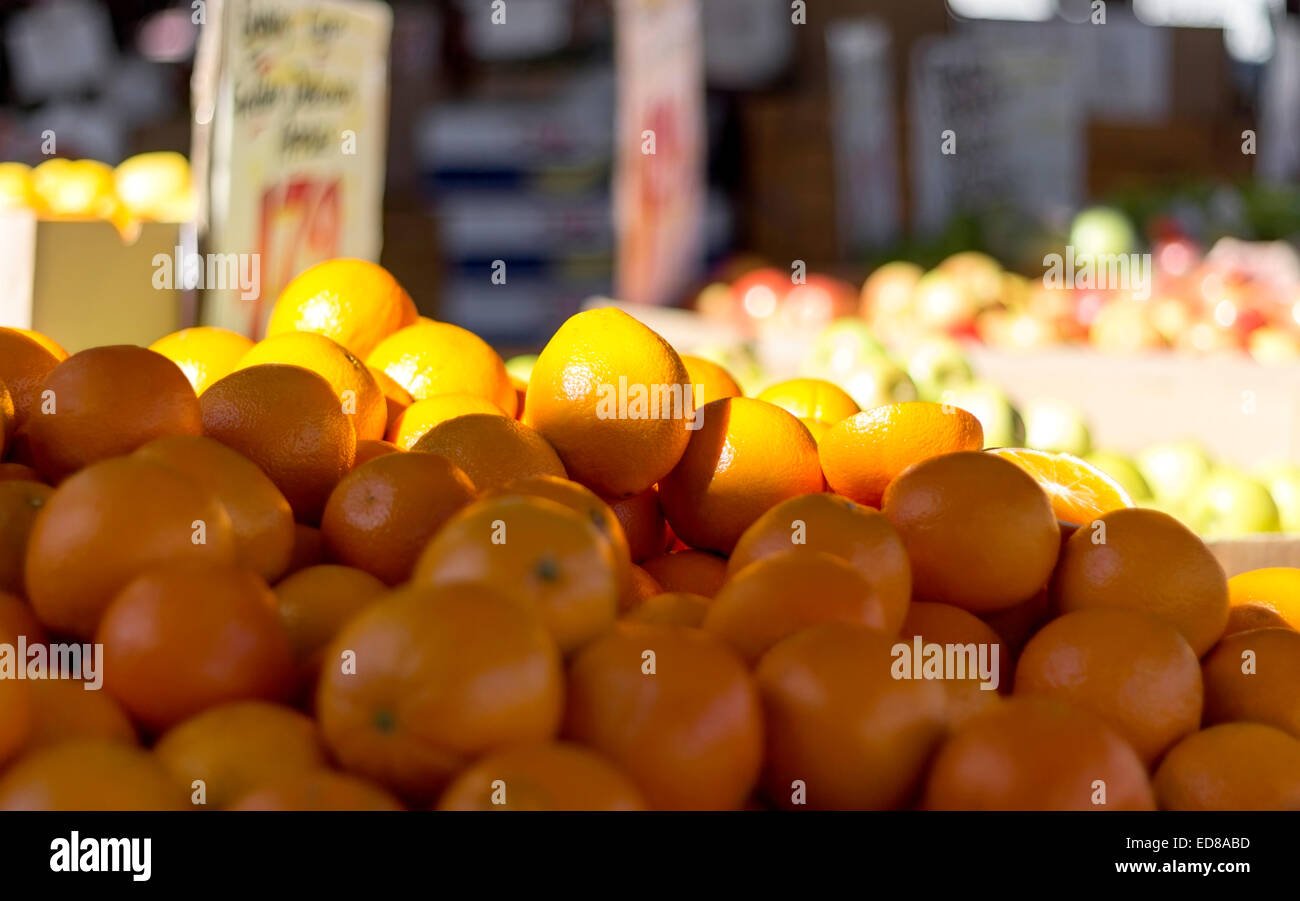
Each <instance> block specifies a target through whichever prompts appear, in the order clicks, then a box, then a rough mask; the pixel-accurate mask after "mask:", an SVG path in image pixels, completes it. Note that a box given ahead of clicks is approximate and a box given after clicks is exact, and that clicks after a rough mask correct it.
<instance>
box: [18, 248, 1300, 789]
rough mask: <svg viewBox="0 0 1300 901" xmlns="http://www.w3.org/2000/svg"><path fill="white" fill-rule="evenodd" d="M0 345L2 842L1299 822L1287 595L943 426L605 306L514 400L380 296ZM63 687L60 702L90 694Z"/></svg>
mask: <svg viewBox="0 0 1300 901" xmlns="http://www.w3.org/2000/svg"><path fill="white" fill-rule="evenodd" d="M270 322H271V324H270V328H269V335H268V337H266V338H265V339H264V340H262V341H260V342H257V343H254V342H251V341H249V340H247V339H245V338H243V337H242V336H238V335H234V334H232V333H229V332H225V331H223V330H220V329H213V328H197V329H189V330H186V331H185V332H181V333H178V334H176V335H171V336H168V337H166V338H164V339H162V340H161V341H159V342H157V343H156V344H155V345H153V347H152V348H150V349H146V348H140V347H100V348H93V349H89V350H84V351H81V352H79V353H76V354H72V355H71V356H69V355H68V354H66V353H64V352H63V351H62V349H60V348H59V347H58V346H57V345H56V344H54V343H53V342H51V341H49V340H48V339H46V338H44V337H43V336H39V335H34V334H32V333H28V332H22V331H19V330H17V329H0V455H2V459H0V645H16V644H17V642H18V641H19V637H20V636H21V637H22V638H23V640H24V641H25V642H26V643H27V644H28V645H42V644H45V643H50V642H64V643H90V644H91V645H92V647H93V646H102V654H98V652H96V654H97V656H96V657H95V658H94V663H95V664H97V665H96V666H94V667H92V668H91V669H90V670H88V671H85V672H80V673H74V672H60V673H58V674H57V675H59V676H60V677H61V678H58V679H53V680H36V679H25V680H17V679H10V678H0V809H15V808H17V809H63V810H88V809H257V810H266V809H309V810H341V809H372V810H395V809H402V808H437V809H446V810H466V809H506V810H565V809H590V810H646V809H739V808H749V809H764V808H790V809H800V808H810V809H882V808H883V809H898V808H924V809H1027V810H1040V809H1088V810H1142V809H1155V808H1164V809H1254V808H1270V807H1275V808H1288V809H1297V808H1300V691H1297V687H1300V631H1298V630H1300V571H1298V570H1261V571H1257V572H1254V573H1247V574H1243V575H1241V576H1238V577H1236V578H1234V579H1232V580H1229V579H1227V578H1226V577H1225V574H1224V572H1223V570H1222V569H1221V568H1220V566H1219V564H1218V563H1217V562H1216V560H1215V557H1214V556H1213V554H1212V553H1211V552H1210V550H1209V549H1208V548H1207V547H1206V545H1204V544H1203V543H1202V542H1201V540H1200V539H1199V538H1197V537H1196V536H1195V535H1194V534H1192V533H1191V532H1190V531H1188V530H1187V529H1185V528H1184V527H1183V526H1182V525H1180V524H1179V523H1178V522H1177V521H1176V520H1174V519H1172V518H1170V517H1169V516H1166V515H1165V514H1163V513H1160V512H1157V511H1154V510H1145V509H1137V508H1134V507H1133V506H1132V503H1131V501H1130V500H1129V499H1128V497H1127V496H1126V495H1125V494H1124V493H1123V491H1122V489H1118V488H1117V486H1115V485H1114V483H1113V482H1111V481H1110V480H1109V479H1107V478H1106V477H1105V476H1103V475H1101V474H1100V473H1098V472H1096V471H1095V470H1094V469H1092V468H1091V467H1090V466H1088V464H1086V463H1083V462H1082V461H1079V460H1076V459H1074V458H1070V457H1065V456H1063V455H1062V456H1052V455H1043V454H1036V453H1034V452H1030V451H1024V450H1019V449H1010V450H1000V451H998V452H995V453H994V452H986V451H984V450H982V447H983V434H982V430H981V428H980V424H979V421H978V420H977V419H976V418H975V417H974V416H972V415H971V414H970V413H967V412H966V411H964V410H961V409H958V408H955V407H950V406H945V405H940V404H930V403H905V404H894V405H889V406H885V407H878V408H875V409H869V410H859V409H858V408H857V405H856V404H854V403H853V401H852V400H851V399H850V398H849V397H848V395H847V394H846V393H845V392H844V391H842V390H841V389H840V388H839V387H837V386H836V385H833V384H830V383H828V382H824V381H818V380H809V379H801V380H796V381H793V382H787V383H783V384H781V385H777V386H774V387H772V388H770V389H769V390H768V391H765V392H764V393H763V394H762V395H760V396H758V397H746V396H744V395H743V393H742V391H741V389H740V388H739V387H738V385H737V383H736V382H735V380H734V379H732V378H731V376H730V375H729V374H728V373H727V372H726V371H725V370H724V369H722V368H721V367H719V366H717V365H716V364H713V363H708V362H707V361H704V360H701V359H698V358H692V357H685V358H684V357H681V356H679V355H678V353H677V352H676V351H675V350H674V349H673V348H672V347H671V346H670V345H669V344H668V343H667V342H665V341H664V340H663V339H662V338H661V337H660V336H658V335H657V334H655V333H654V332H652V331H651V330H650V329H648V328H647V327H646V326H644V325H642V324H641V323H640V322H638V321H637V320H635V319H633V318H632V317H630V316H628V315H626V314H624V313H622V312H619V311H617V310H614V309H601V310H595V311H591V312H585V313H581V314H578V315H576V316H574V317H573V318H571V319H570V320H569V321H568V322H566V323H565V324H564V325H563V326H562V327H561V328H560V329H559V331H558V332H557V333H556V335H555V336H554V338H553V339H552V340H551V342H550V343H549V344H548V345H547V346H546V347H545V348H544V349H543V350H542V352H541V354H540V356H539V358H538V360H537V362H536V365H535V367H534V369H533V371H532V374H531V377H530V379H529V381H528V383H527V385H526V389H525V390H523V394H522V397H521V396H520V395H519V394H518V393H517V392H518V386H516V384H515V383H514V382H512V380H511V378H510V377H509V375H508V374H507V373H506V370H505V366H504V364H503V362H502V360H501V358H500V356H498V354H497V353H496V351H494V350H493V349H492V348H491V347H489V346H488V345H487V344H486V343H484V342H483V341H481V340H480V339H479V338H477V337H476V336H474V335H472V334H471V333H469V332H466V331H465V330H463V329H460V328H458V327H456V326H454V325H450V324H447V323H442V322H436V321H433V320H430V319H424V318H421V317H419V316H418V315H417V313H416V311H415V307H414V305H413V304H412V303H411V300H410V297H409V296H408V295H407V293H406V292H405V291H404V290H402V288H401V286H400V285H398V284H397V282H396V281H395V280H394V279H393V278H392V277H391V276H390V275H389V274H388V273H387V272H385V271H384V270H383V269H381V268H379V267H377V266H374V265H372V264H369V263H362V262H359V261H355V260H336V261H332V262H330V263H326V264H324V265H322V266H319V267H316V268H315V269H313V270H310V271H309V272H307V273H305V274H303V275H302V276H301V277H300V278H299V279H298V280H297V281H295V282H294V283H293V284H291V285H290V286H289V288H288V289H286V291H285V292H284V295H283V296H282V297H281V299H280V301H279V303H278V304H277V305H276V308H275V310H274V312H273V315H272V317H271V321H270ZM87 689H90V690H87Z"/></svg>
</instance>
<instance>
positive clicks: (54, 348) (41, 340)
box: [8, 328, 71, 363]
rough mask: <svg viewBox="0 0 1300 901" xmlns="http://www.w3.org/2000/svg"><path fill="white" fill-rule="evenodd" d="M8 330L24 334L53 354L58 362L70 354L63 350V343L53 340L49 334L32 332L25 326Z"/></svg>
mask: <svg viewBox="0 0 1300 901" xmlns="http://www.w3.org/2000/svg"><path fill="white" fill-rule="evenodd" d="M8 331H12V332H18V333H19V334H20V335H26V336H27V337H28V338H31V339H32V340H33V341H35V342H36V343H37V344H39V345H40V346H41V347H43V348H45V349H46V350H48V351H49V352H50V353H51V354H53V355H54V359H55V360H57V361H58V362H60V363H62V362H63V361H64V360H66V359H67V358H68V357H69V356H71V354H69V353H68V352H67V351H66V350H64V348H63V345H61V344H59V342H57V341H55V340H54V339H53V338H51V337H50V336H49V335H43V334H41V333H40V332H34V331H32V330H31V329H26V328H15V329H8Z"/></svg>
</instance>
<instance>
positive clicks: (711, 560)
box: [641, 550, 727, 598]
mask: <svg viewBox="0 0 1300 901" xmlns="http://www.w3.org/2000/svg"><path fill="white" fill-rule="evenodd" d="M641 568H642V569H644V570H645V571H646V572H648V573H649V574H650V575H652V576H654V580H655V581H656V582H658V583H659V584H660V585H662V586H663V589H664V591H689V592H691V593H692V594H701V595H704V596H705V597H706V598H711V597H713V596H714V595H716V594H717V593H718V590H719V589H720V588H722V583H723V582H725V581H726V580H727V561H726V560H725V559H724V558H722V557H719V556H718V555H716V554H710V553H709V552H708V551H696V550H688V551H674V552H673V553H671V554H660V555H659V556H658V557H651V558H650V559H649V560H646V561H644V562H643V563H642V564H641Z"/></svg>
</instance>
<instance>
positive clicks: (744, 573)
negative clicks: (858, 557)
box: [704, 550, 907, 664]
mask: <svg viewBox="0 0 1300 901" xmlns="http://www.w3.org/2000/svg"><path fill="white" fill-rule="evenodd" d="M906 612H907V608H906V607H898V608H896V609H891V610H886V609H885V607H884V605H883V604H882V603H881V599H880V598H879V597H878V596H877V595H876V593H875V591H874V590H873V588H872V586H871V583H870V582H868V581H867V580H866V578H864V577H863V576H862V575H860V574H859V573H858V572H857V570H855V569H854V568H853V567H852V566H850V565H849V564H847V563H845V562H844V561H843V560H841V559H839V558H838V557H832V556H831V555H830V554H824V553H822V552H821V551H809V550H794V551H785V552H783V553H780V554H773V555H772V556H771V557H766V558H764V559H762V560H760V561H758V562H757V563H755V564H754V565H752V566H748V567H746V568H745V569H743V570H741V571H740V572H739V573H737V574H736V575H735V576H734V577H733V578H732V579H731V580H730V581H729V582H727V584H726V585H724V586H723V587H722V590H721V591H719V592H718V595H717V597H715V598H714V599H713V603H712V604H711V605H710V606H709V612H708V614H707V615H706V616H705V618H704V628H705V630H706V631H708V632H710V633H712V634H713V635H716V636H717V637H718V638H720V639H721V640H723V641H725V642H727V644H729V645H731V647H733V648H734V649H735V650H736V652H737V653H738V654H740V656H741V657H743V658H744V659H745V661H746V662H748V663H751V664H752V663H755V662H757V661H758V658H759V657H761V656H762V655H763V652H764V651H766V650H767V649H768V648H770V647H771V646H772V645H774V644H776V643H777V642H778V641H780V640H781V639H782V638H784V637H786V636H787V635H791V634H793V633H795V632H797V631H799V630H800V629H802V628H804V627H805V626H811V625H814V624H816V623H822V622H829V621H831V620H837V621H841V622H850V623H859V624H861V625H864V626H870V627H871V628H872V629H875V630H877V631H880V632H883V633H885V634H887V635H890V636H892V635H895V634H897V632H898V627H899V626H900V625H902V623H903V617H904V616H905V615H906Z"/></svg>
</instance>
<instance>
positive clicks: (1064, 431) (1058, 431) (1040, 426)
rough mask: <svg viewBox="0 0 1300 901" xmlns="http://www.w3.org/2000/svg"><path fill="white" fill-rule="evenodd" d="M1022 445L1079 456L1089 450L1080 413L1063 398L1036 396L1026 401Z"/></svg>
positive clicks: (1089, 437) (1088, 435)
mask: <svg viewBox="0 0 1300 901" xmlns="http://www.w3.org/2000/svg"><path fill="white" fill-rule="evenodd" d="M1023 412H1024V417H1025V445H1026V446H1027V447H1032V448H1034V449H1035V450H1041V451H1051V452H1053V453H1058V454H1074V455H1075V456H1076V457H1082V456H1083V455H1084V454H1086V453H1088V451H1090V450H1092V434H1091V433H1090V432H1089V431H1088V424H1087V423H1086V422H1084V420H1083V414H1082V413H1080V412H1079V411H1078V409H1076V408H1075V407H1074V406H1073V405H1072V404H1068V403H1066V402H1065V401H1062V400H1051V399H1045V398H1044V399H1038V400H1034V401H1031V402H1030V403H1028V404H1026V405H1025V408H1024V411H1023Z"/></svg>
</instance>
